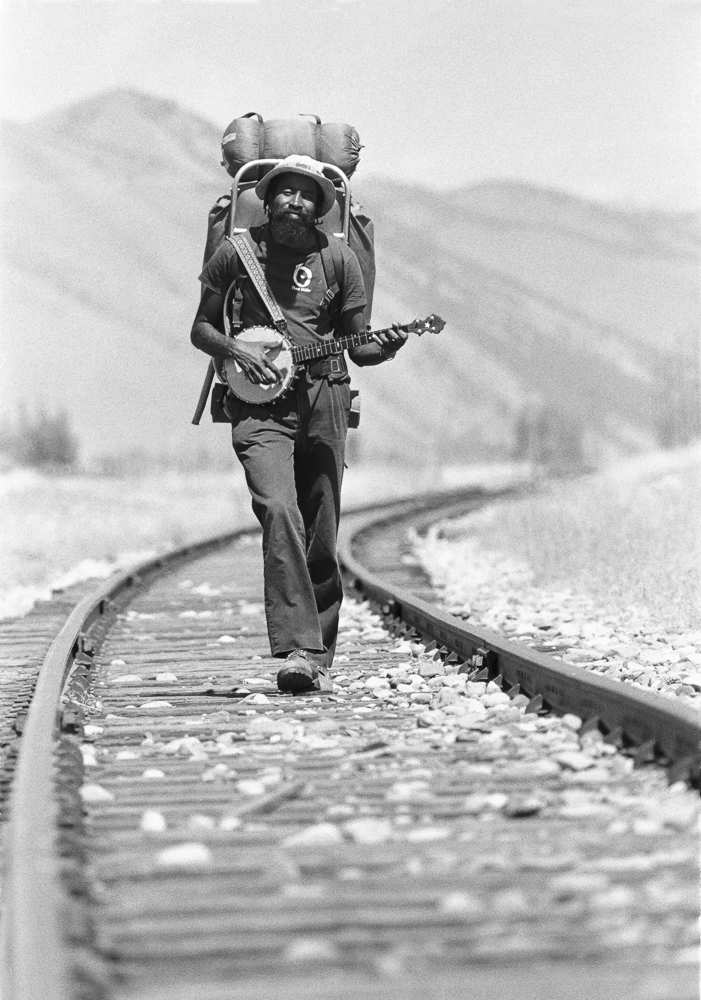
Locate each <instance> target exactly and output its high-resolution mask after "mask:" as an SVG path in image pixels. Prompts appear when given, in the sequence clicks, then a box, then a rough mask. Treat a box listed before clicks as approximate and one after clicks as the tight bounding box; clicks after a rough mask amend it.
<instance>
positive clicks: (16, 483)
mask: <svg viewBox="0 0 701 1000" xmlns="http://www.w3.org/2000/svg"><path fill="white" fill-rule="evenodd" d="M421 477H422V474H421V472H420V470H412V469H387V468H381V469H378V468H373V467H358V468H352V469H351V470H349V472H348V473H347V477H346V481H345V482H344V487H343V495H344V503H346V504H347V505H351V504H357V503H361V502H363V501H364V500H365V499H367V500H372V499H378V500H379V499H385V498H388V497H391V496H398V495H402V494H404V495H406V494H407V493H411V492H413V491H414V490H415V489H421V488H424V489H426V488H428V487H429V486H430V485H431V483H428V482H424V481H423V480H422V478H421ZM424 478H425V477H424ZM0 524H2V530H1V531H0V565H2V568H3V569H2V579H1V580H0V617H1V616H2V615H3V614H5V615H7V614H11V613H20V612H21V611H23V610H26V609H27V607H29V606H30V605H31V601H32V600H33V599H34V598H35V597H37V596H40V595H39V593H37V592H36V591H38V590H42V589H43V590H45V588H46V587H47V586H48V585H49V584H50V583H52V582H53V581H55V580H56V579H57V578H58V577H61V576H62V575H63V574H64V573H66V571H68V570H69V569H72V568H73V567H75V566H76V565H77V564H79V563H81V562H83V561H84V560H96V561H100V560H114V559H118V558H120V557H123V556H124V555H125V554H126V553H144V554H145V553H146V552H150V551H154V550H155V551H157V552H163V551H167V550H168V549H171V548H173V547H176V546H178V545H182V544H185V543H187V542H193V541H197V540H198V539H201V538H205V537H207V536H208V535H213V534H217V533H220V532H225V531H230V530H234V529H236V528H239V527H245V526H247V525H253V524H255V520H254V517H253V514H252V512H251V506H250V498H249V494H248V490H247V488H246V485H245V482H244V479H243V473H242V472H241V470H240V469H239V468H238V467H237V466H234V465H233V463H232V466H231V467H230V469H229V470H228V471H226V472H212V471H211V470H205V471H194V472H192V473H189V474H186V473H183V472H176V471H155V472H152V473H150V474H132V475H125V476H121V477H112V476H94V475H93V476H91V475H47V474H41V473H38V472H34V471H29V470H21V469H15V470H10V471H7V472H5V473H3V474H1V475H0ZM89 570H90V567H87V571H89ZM93 575H94V574H93Z"/></svg>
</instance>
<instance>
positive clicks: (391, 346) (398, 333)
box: [372, 323, 409, 354]
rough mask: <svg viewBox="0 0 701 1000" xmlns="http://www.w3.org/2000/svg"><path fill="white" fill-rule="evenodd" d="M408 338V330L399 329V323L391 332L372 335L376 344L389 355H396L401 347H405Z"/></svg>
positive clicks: (379, 332) (394, 324) (383, 331)
mask: <svg viewBox="0 0 701 1000" xmlns="http://www.w3.org/2000/svg"><path fill="white" fill-rule="evenodd" d="M408 337H409V334H408V333H407V332H406V330H400V329H399V324H398V323H393V324H392V326H391V328H390V329H389V330H382V331H378V332H377V333H373V335H372V339H373V340H374V341H375V343H376V344H379V345H380V347H381V348H382V349H383V351H385V353H387V354H394V353H395V352H396V351H398V350H399V348H400V347H404V345H405V344H406V342H407V339H408Z"/></svg>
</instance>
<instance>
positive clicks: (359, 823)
mask: <svg viewBox="0 0 701 1000" xmlns="http://www.w3.org/2000/svg"><path fill="white" fill-rule="evenodd" d="M343 831H344V833H346V834H348V836H349V837H350V838H351V840H354V841H355V843H356V844H384V843H385V842H386V841H387V840H390V839H391V837H392V824H391V822H390V820H388V819H376V818H374V817H366V818H361V819H352V820H349V821H348V822H347V823H344V824H343Z"/></svg>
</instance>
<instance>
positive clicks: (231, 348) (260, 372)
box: [227, 337, 282, 385]
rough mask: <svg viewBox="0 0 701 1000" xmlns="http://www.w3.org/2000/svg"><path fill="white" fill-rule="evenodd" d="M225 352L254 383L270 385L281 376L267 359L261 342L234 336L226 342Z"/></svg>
mask: <svg viewBox="0 0 701 1000" xmlns="http://www.w3.org/2000/svg"><path fill="white" fill-rule="evenodd" d="M227 353H228V356H229V357H230V358H233V359H234V361H235V362H236V364H237V365H238V366H239V368H240V369H241V370H242V371H243V373H244V375H245V376H246V377H247V378H248V379H249V380H250V381H251V382H253V383H254V384H256V385H272V384H273V383H274V382H279V381H280V379H281V378H282V372H281V371H280V370H279V369H278V368H276V367H275V365H274V364H273V363H272V361H270V360H269V359H268V356H267V354H266V353H265V346H264V345H263V344H254V343H251V342H250V341H240V340H237V339H236V338H235V337H234V338H233V340H229V342H228V343H227Z"/></svg>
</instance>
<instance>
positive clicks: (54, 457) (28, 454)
mask: <svg viewBox="0 0 701 1000" xmlns="http://www.w3.org/2000/svg"><path fill="white" fill-rule="evenodd" d="M78 451H79V445H78V438H77V436H76V434H75V432H74V431H73V429H72V427H71V424H70V418H69V416H68V414H67V413H66V412H65V411H64V410H60V411H59V412H58V413H55V414H50V413H47V411H46V410H44V409H43V408H42V409H41V410H39V411H38V412H36V413H33V414H29V413H28V412H27V410H26V409H25V408H24V407H21V408H20V410H19V412H18V415H17V421H16V423H15V425H14V426H12V425H10V426H7V427H5V428H3V429H2V431H0V452H2V453H3V454H4V455H6V456H7V457H8V458H9V459H11V460H12V461H14V462H15V463H17V464H18V465H29V466H33V467H47V466H49V467H61V468H72V467H74V466H75V465H76V464H77V461H78Z"/></svg>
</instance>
